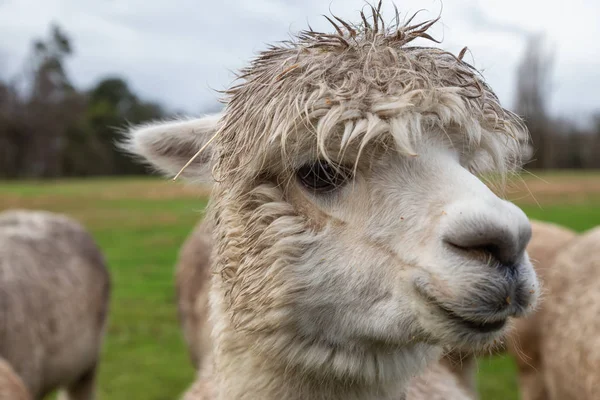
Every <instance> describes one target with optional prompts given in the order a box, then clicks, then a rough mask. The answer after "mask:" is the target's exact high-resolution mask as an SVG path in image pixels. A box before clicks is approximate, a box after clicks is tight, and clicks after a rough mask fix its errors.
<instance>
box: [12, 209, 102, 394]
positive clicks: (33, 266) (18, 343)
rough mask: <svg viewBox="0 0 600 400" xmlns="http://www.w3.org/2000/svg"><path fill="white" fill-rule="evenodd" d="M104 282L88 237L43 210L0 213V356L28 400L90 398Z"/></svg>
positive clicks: (67, 221) (77, 227)
mask: <svg viewBox="0 0 600 400" xmlns="http://www.w3.org/2000/svg"><path fill="white" fill-rule="evenodd" d="M109 291H110V279H109V275H108V271H107V269H106V266H105V262H104V259H103V256H102V254H101V253H100V251H99V249H98V248H97V247H96V244H95V243H94V241H93V239H92V237H91V236H90V235H89V234H88V233H87V232H86V230H85V229H84V228H83V227H82V226H81V225H80V224H79V223H77V222H76V221H74V220H72V219H70V218H68V217H66V216H62V215H58V214H54V213H49V212H44V211H25V210H13V211H6V212H3V213H0V302H1V303H2V310H1V312H0V326H3V327H10V329H2V330H0V357H2V358H3V359H4V360H6V362H8V363H9V364H10V365H11V367H12V369H13V370H14V371H15V372H16V373H17V374H18V375H19V376H20V378H21V379H22V381H23V383H24V384H25V386H26V388H27V389H28V391H29V393H30V394H31V396H32V398H33V399H42V398H43V397H44V396H45V395H47V394H48V393H50V392H52V391H54V390H56V389H58V388H65V390H66V393H67V398H68V399H72V400H83V399H86V400H87V399H93V398H94V389H95V376H96V369H97V365H98V360H99V355H100V348H101V342H102V339H103V333H104V327H105V321H106V316H107V311H108V300H109Z"/></svg>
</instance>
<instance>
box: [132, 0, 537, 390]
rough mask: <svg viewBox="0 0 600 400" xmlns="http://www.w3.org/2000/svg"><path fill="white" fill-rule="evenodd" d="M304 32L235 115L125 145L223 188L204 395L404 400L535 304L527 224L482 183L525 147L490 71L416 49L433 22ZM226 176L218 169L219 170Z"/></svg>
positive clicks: (255, 82)
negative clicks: (437, 367) (421, 377)
mask: <svg viewBox="0 0 600 400" xmlns="http://www.w3.org/2000/svg"><path fill="white" fill-rule="evenodd" d="M373 11H374V12H373V14H374V15H373V20H372V21H371V22H370V23H369V22H368V21H367V20H366V19H365V21H363V23H362V24H360V25H357V26H353V25H350V24H348V23H346V22H342V21H340V23H339V25H336V27H337V29H338V33H337V34H323V33H317V32H313V31H305V32H301V33H300V34H299V35H298V37H297V38H296V39H295V40H294V41H292V42H289V43H285V44H282V45H280V46H275V47H272V48H270V49H269V50H268V51H266V52H263V53H261V54H260V55H259V57H258V58H257V59H256V60H255V61H254V62H253V63H252V64H251V65H250V66H249V67H248V68H247V69H245V70H243V72H242V74H241V79H242V82H241V83H240V84H239V85H238V86H235V87H233V88H232V89H231V90H229V91H228V95H229V98H228V101H227V107H226V109H225V112H224V114H223V115H222V116H219V117H210V118H208V119H200V120H188V121H181V122H165V123H159V124H156V125H147V126H142V127H138V128H134V129H132V130H131V132H130V134H129V139H128V142H127V143H126V147H127V149H128V150H129V151H130V152H132V153H134V154H138V155H139V156H141V157H143V158H144V159H146V160H147V161H149V162H150V163H152V164H154V165H155V166H156V167H157V168H159V169H160V170H162V171H165V172H167V173H171V174H175V173H176V172H177V171H179V169H180V168H181V167H182V166H183V164H184V163H185V162H186V161H187V160H188V159H189V158H190V157H191V156H192V155H193V154H195V153H196V152H197V151H198V150H199V149H200V148H201V147H205V150H204V151H203V152H202V153H201V155H200V157H198V158H196V159H195V160H194V161H193V162H192V163H191V164H190V166H189V167H188V168H187V169H185V170H184V171H183V176H186V177H188V178H191V179H211V178H210V177H211V176H212V177H214V179H215V180H216V182H215V185H214V187H213V192H212V196H211V202H210V205H209V208H208V212H207V217H208V220H209V221H210V223H211V224H212V226H213V227H214V229H213V240H214V244H215V246H214V250H213V254H212V260H213V261H212V281H211V285H210V289H209V290H210V296H209V297H210V324H211V328H212V344H213V348H212V353H211V354H210V355H209V356H208V359H207V360H205V367H206V368H205V369H204V370H203V371H202V372H201V373H200V377H201V379H200V380H199V382H198V385H199V386H202V387H204V389H205V392H204V393H203V394H202V395H201V396H200V397H199V398H206V399H219V400H224V399H242V400H243V399H258V398H260V399H264V400H272V399H289V400H295V399H307V398H308V399H316V400H318V399H348V400H353V399H361V400H365V399H379V400H381V399H394V400H397V399H398V398H402V397H404V396H405V393H406V390H407V385H408V382H409V380H410V379H411V378H412V377H414V376H415V375H417V374H418V373H420V372H421V371H423V370H424V368H425V367H426V366H427V364H428V363H429V362H430V361H433V360H436V359H437V358H438V357H439V356H440V354H441V352H442V348H443V347H444V346H449V347H452V348H465V349H475V348H484V347H486V346H489V345H490V344H491V343H493V342H494V340H497V339H499V338H500V337H502V335H503V334H504V332H505V327H506V325H507V319H509V318H510V317H515V316H521V315H524V314H525V313H527V312H528V311H529V310H530V309H531V307H532V306H533V305H534V304H535V302H536V298H537V295H538V282H537V279H536V276H535V273H534V271H533V268H532V267H531V264H530V262H529V260H528V257H527V255H526V253H525V246H526V245H527V242H528V240H529V237H530V226H529V223H528V220H527V218H526V217H525V215H524V214H523V212H522V211H521V210H519V209H518V208H517V207H515V206H514V205H512V204H510V203H508V202H506V201H503V200H501V199H499V198H497V197H496V196H495V195H494V194H493V193H492V192H491V191H490V190H489V189H488V188H487V187H486V186H485V185H484V184H483V183H482V182H481V181H480V180H479V179H477V178H476V177H475V175H473V172H479V171H483V170H486V169H487V170H495V171H506V170H507V169H510V168H512V166H514V165H515V162H516V161H518V158H519V156H520V154H521V150H522V142H523V141H524V140H525V139H526V131H525V130H524V128H523V126H522V124H521V122H520V121H519V119H518V118H517V117H515V116H514V115H513V114H511V113H510V112H508V111H506V110H505V109H503V108H502V107H501V106H500V105H499V103H498V100H497V98H496V96H495V95H494V94H493V92H492V91H491V89H490V88H489V87H488V86H487V85H486V84H485V83H484V82H483V80H482V79H481V78H480V76H479V75H478V73H477V71H476V70H474V69H473V68H472V67H471V66H469V65H468V64H466V63H465V62H463V61H461V60H460V58H457V57H455V56H453V55H451V54H450V53H447V52H444V51H442V50H439V49H433V48H425V47H411V46H410V45H409V42H411V41H412V40H413V39H415V38H419V37H420V38H424V37H427V33H426V30H427V28H428V27H429V26H430V25H431V24H433V22H428V23H423V24H416V25H414V26H400V27H398V26H388V27H384V25H383V23H382V17H381V15H380V14H379V13H378V12H377V11H376V10H373ZM211 172H212V174H211Z"/></svg>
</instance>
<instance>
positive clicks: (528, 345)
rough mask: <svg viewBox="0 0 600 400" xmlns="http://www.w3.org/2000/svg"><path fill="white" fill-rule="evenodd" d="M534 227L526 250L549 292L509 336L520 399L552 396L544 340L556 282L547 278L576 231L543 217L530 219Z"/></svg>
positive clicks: (508, 346) (509, 350) (508, 341)
mask: <svg viewBox="0 0 600 400" xmlns="http://www.w3.org/2000/svg"><path fill="white" fill-rule="evenodd" d="M531 228H532V236H531V241H530V242H529V245H528V246H527V253H528V254H529V258H530V259H531V262H532V264H533V266H534V268H535V271H536V273H537V275H538V277H539V278H540V281H541V283H542V288H545V290H544V292H545V293H546V294H545V296H544V297H543V298H542V301H541V302H540V305H539V307H538V308H537V310H536V311H535V312H534V313H532V314H531V315H529V316H528V317H527V318H523V319H519V320H515V322H514V328H513V330H512V332H511V333H510V335H509V337H508V338H507V340H506V348H507V351H508V352H509V353H510V354H511V355H512V356H513V357H514V359H515V361H516V363H517V368H518V372H519V390H520V393H521V399H522V400H545V399H548V398H549V397H548V393H547V390H546V388H545V384H544V381H543V376H542V371H543V370H544V366H543V362H542V349H541V340H542V337H543V336H544V335H545V334H546V332H545V331H544V328H543V327H542V319H543V316H544V315H545V314H546V313H548V312H552V311H548V310H549V309H552V308H553V307H554V301H553V300H552V299H553V294H552V293H551V292H550V290H551V289H550V288H552V287H553V286H554V285H553V284H551V283H549V282H548V278H549V277H552V273H551V272H550V271H549V270H550V268H556V267H554V266H553V264H554V261H555V260H556V257H557V256H558V255H559V254H560V252H561V251H563V249H564V248H565V246H567V244H568V243H570V242H571V241H572V240H573V239H574V238H575V236H576V234H575V232H574V231H572V230H570V229H567V228H564V227H562V226H559V225H556V224H552V223H548V222H541V221H531Z"/></svg>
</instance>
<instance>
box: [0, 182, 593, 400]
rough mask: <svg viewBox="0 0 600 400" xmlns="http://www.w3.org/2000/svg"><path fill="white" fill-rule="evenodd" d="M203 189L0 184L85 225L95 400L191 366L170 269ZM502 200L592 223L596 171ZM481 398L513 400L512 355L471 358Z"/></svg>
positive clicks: (171, 377)
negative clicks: (90, 252)
mask: <svg viewBox="0 0 600 400" xmlns="http://www.w3.org/2000/svg"><path fill="white" fill-rule="evenodd" d="M206 194H207V192H206V190H205V189H201V188H193V187H190V186H186V185H184V184H182V183H178V182H177V183H175V182H169V181H165V180H160V179H156V178H121V179H85V180H64V181H55V182H53V181H44V182H2V183H0V210H4V209H8V208H31V209H45V210H49V211H55V212H62V213H66V214H69V215H71V216H73V217H75V218H77V219H78V220H80V221H81V222H82V223H83V224H85V225H86V227H87V228H88V229H89V230H90V231H91V232H92V234H93V235H94V237H95V238H96V240H97V242H98V244H99V245H100V247H101V248H102V250H103V251H104V254H105V256H106V258H107V260H108V264H109V267H110V270H111V274H112V280H113V295H112V303H111V310H110V316H109V321H110V322H109V328H108V335H107V339H106V342H105V346H104V351H103V357H102V364H101V367H100V378H99V386H100V396H99V397H100V399H101V400H102V399H110V400H142V399H143V400H171V399H177V398H178V397H179V396H180V395H181V394H182V392H183V391H184V390H185V388H186V387H187V385H188V384H189V383H191V381H192V379H193V375H194V371H193V369H192V367H191V364H190V362H189V360H188V355H187V352H186V350H185V348H184V344H183V340H182V334H181V330H180V328H179V324H178V321H177V314H176V306H175V293H174V289H173V267H174V264H175V260H176V257H177V252H178V250H179V246H180V245H181V243H182V242H183V241H184V239H185V238H186V236H187V234H188V233H189V232H190V230H191V229H192V227H193V226H194V225H195V223H196V222H197V221H198V219H199V218H201V216H202V210H203V208H204V206H205V204H206ZM504 195H505V197H506V198H508V199H510V200H513V201H515V202H516V203H517V204H518V205H519V206H521V207H522V208H523V210H524V211H525V212H526V213H527V214H528V215H529V216H530V217H532V218H537V219H542V220H547V221H553V222H557V223H560V224H563V225H566V226H569V227H571V228H573V229H576V230H578V231H583V230H586V229H589V228H591V227H593V226H595V225H600V174H599V173H571V172H553V173H544V174H541V175H540V176H538V177H533V176H530V175H524V176H523V177H522V180H521V179H517V180H514V181H511V182H510V184H509V185H508V186H507V189H506V191H505V194H504ZM479 385H480V389H481V398H482V399H485V400H496V399H497V400H512V399H517V398H518V396H517V383H516V378H515V373H514V365H513V363H512V360H511V359H509V358H506V357H489V358H484V359H482V360H481V361H480V363H479Z"/></svg>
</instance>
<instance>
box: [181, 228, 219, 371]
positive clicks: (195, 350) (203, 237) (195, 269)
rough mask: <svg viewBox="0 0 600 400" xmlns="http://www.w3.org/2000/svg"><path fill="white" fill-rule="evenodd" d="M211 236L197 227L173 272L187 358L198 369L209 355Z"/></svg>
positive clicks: (208, 230) (209, 231)
mask: <svg viewBox="0 0 600 400" xmlns="http://www.w3.org/2000/svg"><path fill="white" fill-rule="evenodd" d="M211 240H212V232H211V230H210V228H209V227H208V224H206V223H202V222H200V223H198V224H197V225H196V227H195V228H194V230H193V231H192V233H191V234H190V235H189V236H188V238H187V239H186V241H185V243H184V244H183V246H182V247H181V249H180V251H179V259H178V261H177V266H176V269H175V288H176V296H177V311H178V314H179V322H180V324H181V327H182V330H183V336H184V339H185V342H186V345H187V350H188V354H189V356H190V360H191V362H192V364H193V366H194V368H196V369H199V368H200V365H201V364H202V359H203V357H204V355H206V354H207V353H209V352H210V329H209V328H208V327H207V326H206V322H207V321H206V320H207V319H208V286H209V281H210V254H211V251H212V243H211Z"/></svg>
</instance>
